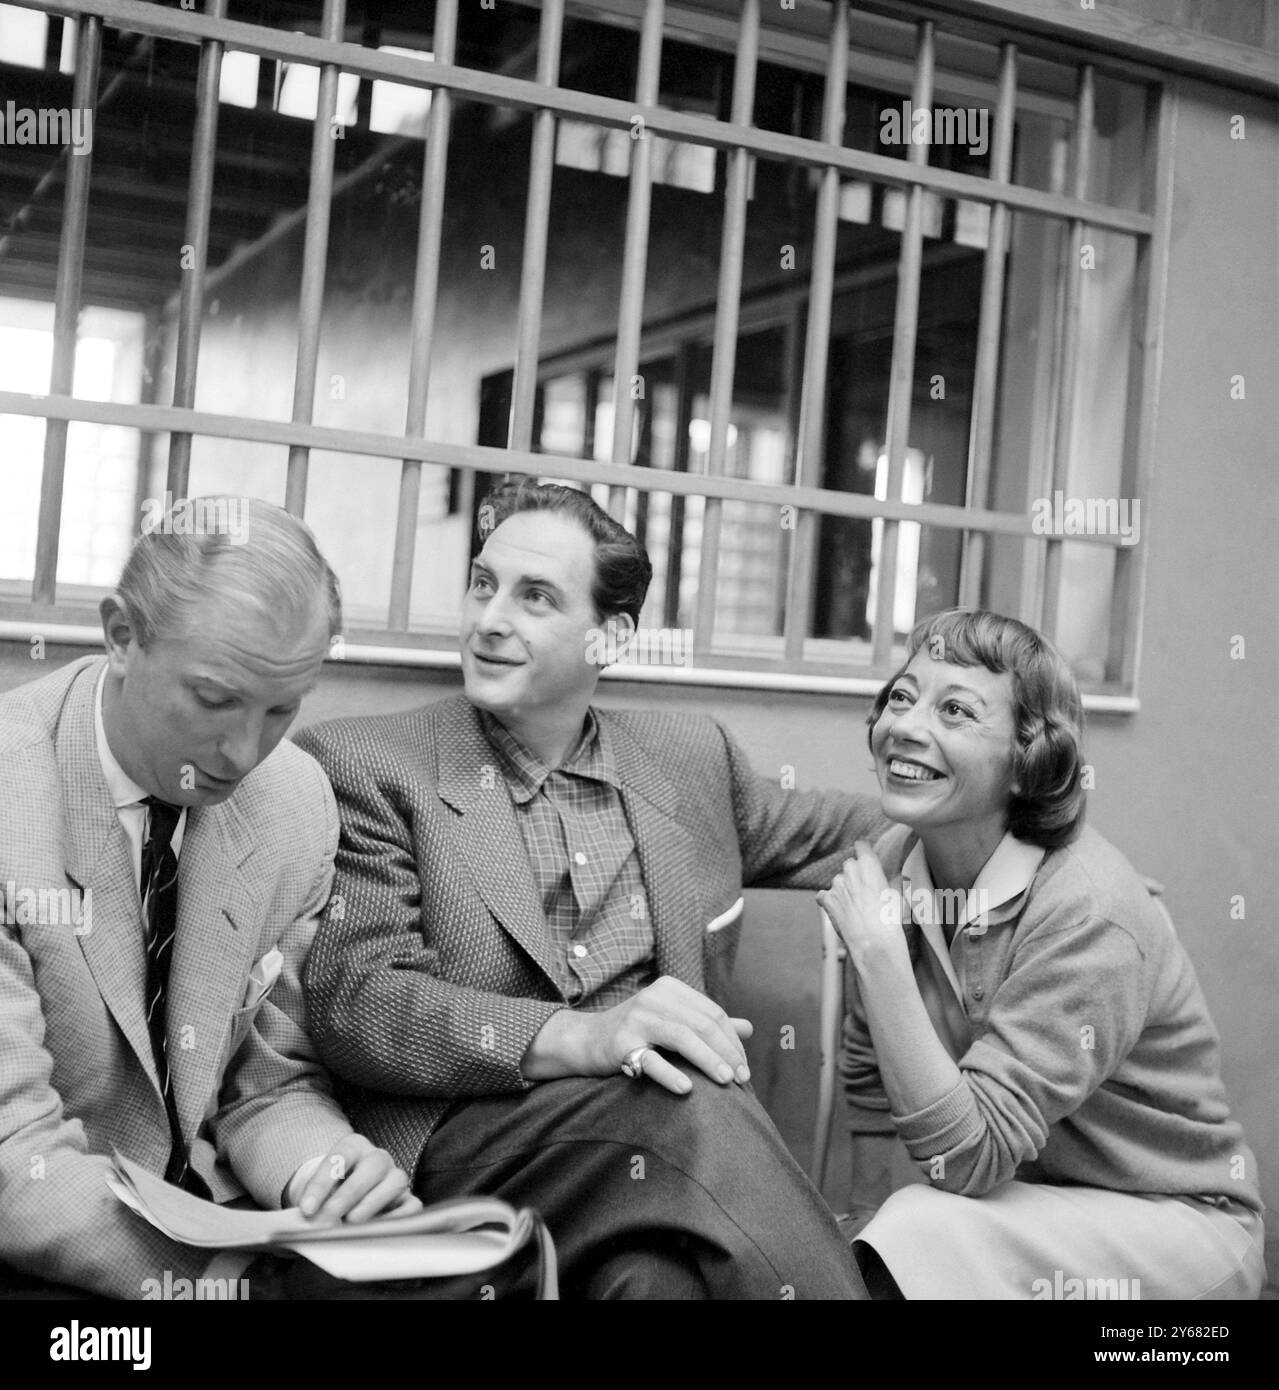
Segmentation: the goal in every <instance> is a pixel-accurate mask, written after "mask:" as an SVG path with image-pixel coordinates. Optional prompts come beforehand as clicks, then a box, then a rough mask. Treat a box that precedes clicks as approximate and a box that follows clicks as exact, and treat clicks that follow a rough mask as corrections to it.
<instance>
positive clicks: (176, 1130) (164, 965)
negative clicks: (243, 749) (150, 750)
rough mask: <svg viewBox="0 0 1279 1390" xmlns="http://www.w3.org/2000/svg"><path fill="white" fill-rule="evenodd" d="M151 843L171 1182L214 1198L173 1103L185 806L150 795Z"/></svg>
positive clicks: (154, 1012) (148, 916)
mask: <svg viewBox="0 0 1279 1390" xmlns="http://www.w3.org/2000/svg"><path fill="white" fill-rule="evenodd" d="M143 805H144V806H145V807H146V808H147V812H148V817H147V838H146V843H145V844H144V845H143V846H142V920H143V921H144V922H145V924H146V948H147V987H146V1010H147V1030H148V1031H149V1032H150V1034H151V1051H152V1053H153V1054H154V1056H155V1069H156V1072H157V1073H158V1075H159V1078H160V1093H161V1095H162V1096H163V1097H164V1110H165V1114H166V1115H167V1116H168V1117H169V1133H170V1136H171V1139H172V1149H171V1151H170V1155H169V1164H168V1167H167V1168H166V1169H165V1172H164V1179H165V1181H166V1182H171V1183H176V1184H177V1185H178V1186H179V1187H182V1188H185V1189H186V1190H187V1191H188V1192H194V1193H195V1194H196V1195H197V1196H199V1197H208V1196H209V1195H210V1194H209V1189H208V1188H207V1187H206V1186H205V1183H204V1180H203V1179H202V1178H201V1177H200V1175H199V1174H198V1173H196V1172H195V1171H194V1170H193V1169H192V1168H191V1166H190V1164H189V1163H188V1162H187V1147H186V1144H185V1143H184V1142H183V1139H182V1126H181V1124H180V1123H179V1122H178V1107H177V1104H176V1103H175V1101H174V1099H173V1077H172V1075H171V1074H170V1071H169V1038H168V1031H167V1010H166V996H167V993H168V988H169V966H170V964H171V962H172V960H173V938H174V935H175V933H176V932H177V927H178V857H177V855H176V854H174V852H173V832H174V831H175V830H176V829H177V828H178V819H179V817H180V816H181V815H182V808H181V807H180V806H172V805H170V804H169V803H168V802H167V801H161V800H160V799H159V798H158V797H154V796H148V797H147V798H146V799H145V800H144V801H143Z"/></svg>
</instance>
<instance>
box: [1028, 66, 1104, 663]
mask: <svg viewBox="0 0 1279 1390" xmlns="http://www.w3.org/2000/svg"><path fill="white" fill-rule="evenodd" d="M1094 99H1095V83H1094V76H1093V68H1092V65H1091V64H1089V63H1085V64H1084V66H1083V67H1082V68H1080V70H1079V92H1078V96H1077V97H1076V101H1075V128H1074V133H1073V138H1072V140H1071V147H1072V160H1071V182H1072V184H1073V186H1074V190H1075V192H1076V193H1079V192H1081V191H1082V192H1083V193H1087V191H1088V179H1089V175H1090V172H1091V168H1092V131H1093V109H1094ZM1087 235H1088V228H1087V226H1086V224H1085V223H1084V222H1083V221H1081V220H1080V219H1079V218H1072V219H1071V221H1070V231H1069V235H1068V238H1067V244H1066V256H1065V261H1064V264H1063V265H1062V267H1061V271H1060V274H1061V286H1062V310H1061V335H1060V341H1061V347H1060V354H1061V356H1060V364H1059V368H1058V371H1057V376H1056V381H1057V391H1056V410H1055V415H1056V430H1055V434H1054V438H1053V454H1052V461H1053V466H1052V479H1051V483H1050V486H1049V497H1050V498H1051V496H1052V495H1053V494H1054V493H1055V492H1057V491H1058V490H1059V489H1060V490H1064V489H1065V487H1066V484H1067V482H1068V481H1069V476H1070V458H1071V451H1072V449H1073V447H1074V433H1075V429H1074V414H1075V401H1076V397H1077V395H1078V391H1079V320H1080V308H1081V302H1082V299H1083V269H1082V261H1083V248H1084V246H1085V244H1086V238H1087ZM1063 544H1064V542H1063V541H1062V540H1061V539H1060V538H1059V537H1055V536H1050V537H1049V539H1048V541H1047V544H1046V547H1045V554H1044V579H1043V585H1042V587H1041V590H1040V600H1041V605H1042V606H1041V609H1040V614H1039V627H1040V630H1041V631H1042V632H1043V633H1044V635H1045V636H1046V637H1047V638H1048V639H1049V640H1050V641H1051V640H1052V638H1053V637H1054V636H1055V635H1056V631H1057V620H1058V616H1059V613H1058V610H1059V607H1060V603H1061V566H1062V558H1063V557H1062V546H1063Z"/></svg>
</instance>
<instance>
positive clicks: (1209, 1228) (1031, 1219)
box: [853, 1182, 1265, 1300]
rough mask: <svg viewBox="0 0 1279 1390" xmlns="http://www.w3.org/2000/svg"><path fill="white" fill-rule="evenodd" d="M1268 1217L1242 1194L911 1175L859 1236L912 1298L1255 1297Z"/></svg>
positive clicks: (1260, 1281)
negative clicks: (993, 1185) (982, 1184)
mask: <svg viewBox="0 0 1279 1390" xmlns="http://www.w3.org/2000/svg"><path fill="white" fill-rule="evenodd" d="M1263 1241H1264V1234H1263V1228H1262V1222H1261V1218H1260V1217H1259V1216H1257V1215H1256V1213H1254V1212H1252V1211H1250V1210H1248V1208H1246V1207H1244V1206H1242V1205H1241V1204H1239V1203H1236V1202H1229V1203H1227V1204H1226V1205H1224V1206H1214V1205H1213V1204H1212V1203H1210V1202H1207V1201H1199V1200H1196V1199H1193V1198H1183V1197H1164V1196H1147V1195H1136V1194H1133V1193H1129V1192H1113V1191H1110V1190H1109V1189H1104V1188H1098V1187H1058V1186H1053V1185H1051V1184H1047V1183H1025V1182H1009V1183H1006V1184H1005V1185H1004V1186H1003V1187H1000V1188H998V1189H997V1190H996V1191H994V1192H991V1193H988V1194H987V1195H986V1196H984V1197H960V1196H957V1195H955V1194H954V1193H951V1192H941V1191H938V1190H937V1189H936V1188H933V1187H928V1186H925V1185H923V1184H911V1185H910V1186H908V1187H904V1188H902V1189H900V1190H899V1191H897V1192H895V1193H893V1195H892V1196H891V1197H890V1198H889V1199H888V1200H887V1201H886V1202H885V1203H884V1204H883V1206H881V1207H880V1208H879V1210H878V1211H877V1212H876V1213H875V1215H874V1217H873V1218H872V1219H871V1220H870V1222H869V1223H868V1224H867V1225H866V1227H865V1228H864V1229H863V1230H862V1232H861V1234H860V1236H859V1237H858V1239H857V1241H856V1242H854V1247H853V1248H854V1251H855V1252H856V1250H857V1247H858V1245H859V1244H862V1243H864V1244H866V1245H869V1246H872V1247H873V1248H874V1250H875V1251H876V1252H877V1253H878V1254H879V1256H880V1258H881V1259H882V1260H883V1262H884V1264H885V1265H886V1266H887V1267H888V1270H889V1272H890V1273H891V1274H892V1276H893V1278H894V1279H895V1280H896V1281H897V1285H898V1287H899V1288H900V1289H901V1291H902V1293H903V1294H904V1295H905V1296H906V1297H907V1298H981V1299H987V1298H990V1299H996V1298H998V1299H1036V1298H1039V1299H1072V1300H1073V1299H1129V1300H1137V1299H1171V1298H1177V1299H1254V1298H1257V1297H1258V1296H1259V1294H1260V1292H1261V1288H1262V1285H1263V1284H1264V1283H1265V1259H1264V1251H1263Z"/></svg>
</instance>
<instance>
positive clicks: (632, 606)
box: [475, 477, 653, 623]
mask: <svg viewBox="0 0 1279 1390" xmlns="http://www.w3.org/2000/svg"><path fill="white" fill-rule="evenodd" d="M519 512H559V513H560V515H561V516H567V517H571V518H572V519H573V520H574V521H576V522H577V524H578V525H579V526H580V527H581V528H582V530H583V531H585V532H586V534H587V535H588V536H590V538H591V539H592V540H593V541H594V542H595V579H594V582H593V583H592V585H591V602H592V603H593V604H594V605H595V614H596V616H597V617H598V618H599V620H600V621H601V622H603V621H605V620H606V619H608V618H611V617H613V616H614V614H617V613H626V614H628V615H629V616H630V618H631V620H632V621H633V622H635V623H638V622H639V617H640V609H641V608H643V607H644V599H645V598H646V597H647V595H648V586H649V583H650V582H651V581H652V578H653V566H652V563H651V562H650V561H649V558H648V552H647V551H646V550H645V549H644V547H643V546H642V545H641V544H640V543H639V541H638V540H637V539H636V538H635V537H634V536H633V535H631V533H630V532H629V531H628V530H627V529H626V527H625V526H622V525H620V524H619V523H618V522H616V521H614V520H613V518H612V517H611V516H609V514H608V513H607V512H606V511H605V510H604V509H603V508H602V507H601V506H599V505H598V503H596V501H595V500H594V498H592V497H591V495H590V493H588V492H582V491H581V490H580V489H578V488H575V487H565V486H564V485H563V484H562V483H539V482H538V481H537V480H536V479H534V478H526V477H520V478H512V479H508V480H507V481H505V482H502V483H499V484H498V485H497V486H496V487H495V488H494V489H493V491H492V492H490V493H489V494H488V496H487V497H485V498H484V500H483V501H482V502H481V503H480V506H479V511H478V513H477V519H476V528H475V530H476V540H477V542H478V544H479V545H481V546H482V545H483V544H484V542H485V541H486V540H488V538H489V536H490V535H491V534H492V533H493V532H494V531H495V530H496V529H497V527H499V526H500V525H501V524H502V523H503V522H504V521H505V520H506V519H507V518H508V517H512V516H515V515H517V514H518V513H519Z"/></svg>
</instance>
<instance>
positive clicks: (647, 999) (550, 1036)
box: [520, 975, 754, 1095]
mask: <svg viewBox="0 0 1279 1390" xmlns="http://www.w3.org/2000/svg"><path fill="white" fill-rule="evenodd" d="M753 1031H754V1029H753V1028H752V1026H751V1024H750V1023H749V1022H747V1020H746V1019H744V1018H730V1017H729V1016H728V1015H727V1014H726V1013H725V1012H724V1010H723V1009H721V1008H720V1007H719V1005H718V1004H716V1003H715V1002H714V1001H713V1000H710V999H708V998H707V997H706V996H705V995H704V994H701V993H699V992H698V991H697V990H695V989H693V988H691V987H690V986H689V985H686V984H684V983H683V982H682V981H680V980H676V979H672V978H671V976H669V975H664V976H663V977H662V978H661V979H660V980H657V981H656V982H655V983H653V984H651V985H649V986H648V987H647V988H646V989H642V990H640V991H639V993H638V994H635V995H632V996H631V998H630V999H628V1000H626V1001H625V1003H622V1004H618V1005H616V1006H615V1007H613V1008H611V1009H605V1010H602V1011H601V1012H599V1013H587V1012H584V1011H579V1010H576V1009H561V1010H560V1011H559V1013H555V1014H552V1015H551V1017H550V1018H549V1019H547V1021H546V1023H545V1024H544V1025H543V1027H542V1030H541V1032H539V1033H538V1035H537V1037H535V1038H534V1039H533V1041H532V1042H531V1043H530V1044H529V1048H528V1051H527V1052H526V1053H525V1054H524V1060H523V1062H522V1063H521V1067H520V1070H521V1071H522V1072H523V1073H524V1075H525V1077H527V1078H528V1080H530V1081H549V1080H551V1079H552V1078H554V1077H557V1076H612V1075H614V1074H615V1073H617V1072H619V1071H620V1070H621V1066H622V1062H623V1061H624V1060H625V1058H626V1055H627V1054H628V1053H629V1052H632V1051H634V1049H635V1048H637V1047H650V1048H655V1047H661V1048H665V1049H666V1050H667V1051H668V1052H674V1053H678V1055H679V1056H681V1057H683V1058H685V1059H686V1060H687V1061H689V1062H691V1063H692V1064H693V1065H694V1066H695V1067H697V1068H698V1069H699V1070H701V1071H704V1072H705V1073H706V1075H707V1076H709V1077H710V1078H711V1080H712V1081H717V1082H719V1083H720V1085H722V1086H727V1085H728V1084H729V1083H730V1082H732V1081H734V1080H736V1081H739V1082H742V1083H743V1084H744V1083H745V1082H747V1081H749V1080H750V1069H749V1068H748V1067H747V1065H746V1053H745V1052H744V1051H743V1050H742V1041H741V1040H742V1039H743V1038H749V1037H750V1035H751V1033H752V1032H753ZM643 1067H644V1075H645V1076H646V1077H648V1078H649V1080H651V1081H656V1082H657V1084H658V1085H659V1086H665V1087H666V1089H667V1090H668V1091H674V1092H675V1094H676V1095H683V1094H685V1093H686V1092H687V1091H689V1090H691V1089H692V1085H693V1083H692V1082H691V1081H690V1080H689V1079H688V1077H687V1076H686V1075H685V1074H684V1073H683V1072H682V1071H680V1070H679V1068H678V1067H675V1066H672V1065H671V1063H670V1062H668V1061H667V1060H666V1059H665V1058H664V1057H661V1056H659V1055H658V1054H657V1053H656V1052H647V1053H645V1055H644V1059H643Z"/></svg>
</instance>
